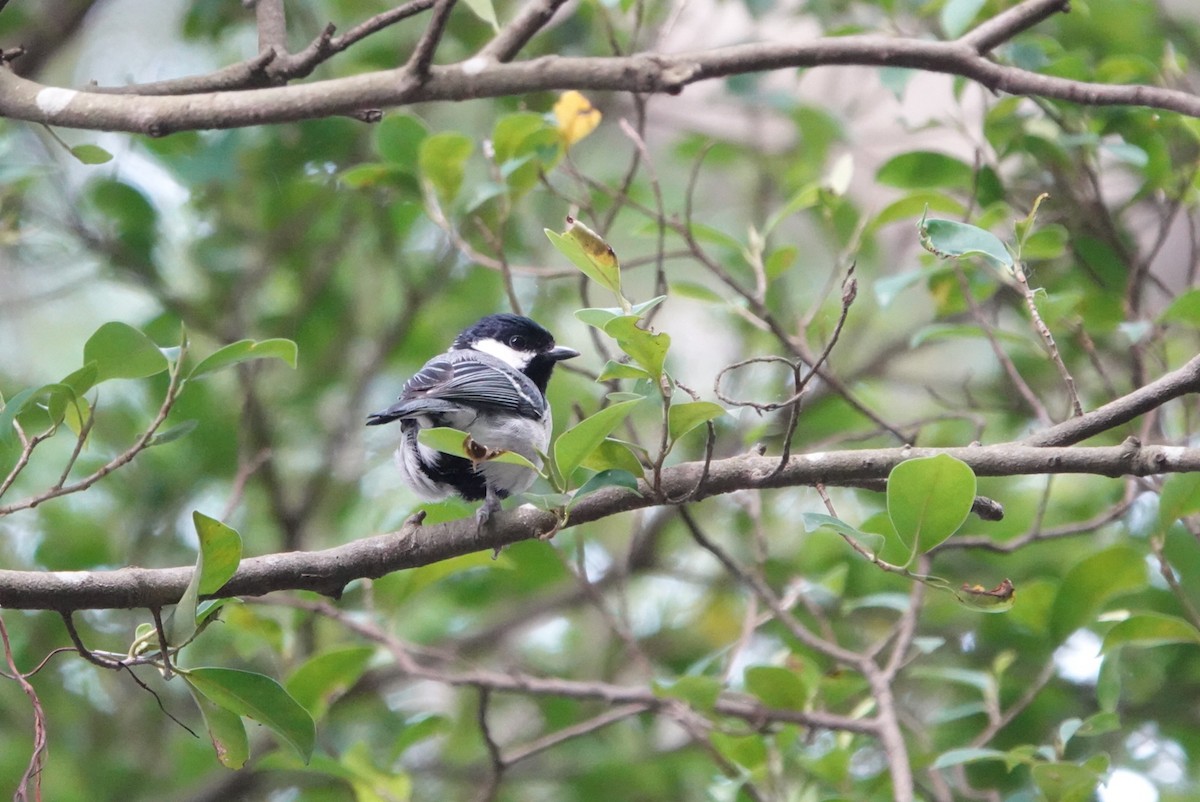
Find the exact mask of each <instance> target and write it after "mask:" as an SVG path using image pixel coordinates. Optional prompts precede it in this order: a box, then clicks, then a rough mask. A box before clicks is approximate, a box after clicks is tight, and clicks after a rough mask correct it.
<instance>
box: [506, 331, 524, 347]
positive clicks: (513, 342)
mask: <svg viewBox="0 0 1200 802" xmlns="http://www.w3.org/2000/svg"><path fill="white" fill-rule="evenodd" d="M508 347H509V348H511V349H513V350H514V351H524V350H525V338H524V337H522V336H521V335H520V334H514V335H513V336H511V337H509V338H508Z"/></svg>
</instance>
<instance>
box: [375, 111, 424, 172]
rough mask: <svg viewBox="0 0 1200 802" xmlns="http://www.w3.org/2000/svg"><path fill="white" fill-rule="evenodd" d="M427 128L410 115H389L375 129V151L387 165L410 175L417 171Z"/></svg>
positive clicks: (418, 119)
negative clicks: (394, 166) (419, 154)
mask: <svg viewBox="0 0 1200 802" xmlns="http://www.w3.org/2000/svg"><path fill="white" fill-rule="evenodd" d="M427 136H429V127H428V126H427V125H425V123H424V122H423V121H422V120H421V119H420V118H418V117H414V116H413V115H411V114H389V115H387V116H386V117H384V118H383V119H382V120H381V121H380V122H379V125H378V126H376V128H375V150H376V151H378V153H379V155H380V156H381V157H383V158H384V159H385V160H386V161H388V162H389V163H391V164H393V165H396V166H397V167H400V168H403V169H404V170H407V171H408V172H410V173H415V172H416V171H417V154H418V153H419V152H420V149H421V142H422V141H424V139H425V138H426V137H427Z"/></svg>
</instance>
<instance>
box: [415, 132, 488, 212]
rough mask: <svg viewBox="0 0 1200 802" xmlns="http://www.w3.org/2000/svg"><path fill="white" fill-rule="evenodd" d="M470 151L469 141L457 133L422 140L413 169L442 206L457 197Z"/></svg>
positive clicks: (472, 144) (436, 135) (471, 145)
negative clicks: (430, 186)
mask: <svg viewBox="0 0 1200 802" xmlns="http://www.w3.org/2000/svg"><path fill="white" fill-rule="evenodd" d="M474 149H475V144H474V142H472V140H471V138H470V137H468V136H466V135H465V134H460V133H458V132H457V131H443V132H442V133H438V134H433V135H432V136H429V137H426V138H425V139H424V140H422V142H421V145H420V149H419V151H418V153H417V166H418V167H419V168H420V171H421V175H422V176H423V177H424V178H425V180H426V181H428V182H429V183H430V184H431V185H432V186H433V188H434V189H435V190H436V191H437V194H438V197H440V198H441V199H442V202H443V203H449V202H450V201H452V200H454V198H455V197H456V196H457V195H458V191H459V189H461V188H462V182H463V176H464V175H465V174H466V165H467V158H468V157H469V156H470V155H471V151H472V150H474Z"/></svg>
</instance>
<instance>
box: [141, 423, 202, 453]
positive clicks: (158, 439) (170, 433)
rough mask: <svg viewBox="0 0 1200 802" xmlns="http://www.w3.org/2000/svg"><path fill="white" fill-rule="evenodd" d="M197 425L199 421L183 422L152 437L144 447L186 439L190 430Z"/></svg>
mask: <svg viewBox="0 0 1200 802" xmlns="http://www.w3.org/2000/svg"><path fill="white" fill-rule="evenodd" d="M199 423H200V421H198V420H185V421H183V422H182V423H179V424H176V425H175V426H172V427H171V428H170V429H165V430H163V431H161V432H159V433H158V434H156V435H154V438H153V439H152V440H151V441H150V442H149V443H147V444H146V445H147V447H149V446H161V445H165V444H166V443H170V442H172V441H175V440H178V439H180V438H181V437H187V436H188V435H189V434H191V433H192V430H193V429H195V428H196V426H197V425H198V424H199Z"/></svg>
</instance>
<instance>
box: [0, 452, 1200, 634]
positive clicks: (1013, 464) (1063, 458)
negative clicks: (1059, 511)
mask: <svg viewBox="0 0 1200 802" xmlns="http://www.w3.org/2000/svg"><path fill="white" fill-rule="evenodd" d="M936 454H949V455H951V456H953V457H956V458H958V459H960V460H963V461H964V462H966V463H967V464H968V465H970V466H971V468H972V469H974V471H975V473H976V474H978V475H980V476H1023V475H1029V474H1058V473H1084V474H1095V475H1099V476H1110V477H1118V476H1150V475H1153V474H1159V473H1172V472H1181V471H1200V448H1180V447H1174V446H1142V445H1140V444H1139V443H1137V441H1136V440H1132V439H1131V440H1129V441H1126V443H1124V444H1123V445H1120V446H1110V447H1105V448H1082V447H1072V448H1039V447H1034V446H1025V445H1014V444H1005V445H996V446H974V447H967V448H947V449H932V448H889V449H874V450H862V451H836V452H825V453H812V454H800V455H796V456H794V457H792V458H791V459H790V460H789V461H788V463H787V465H786V466H785V467H784V469H783V470H782V471H778V470H777V468H778V466H779V459H778V457H773V456H770V457H768V456H757V455H750V456H739V457H730V458H727V459H723V460H714V461H712V462H711V463H708V468H707V470H708V477H707V479H705V481H704V484H703V485H701V486H700V487H698V488H697V491H696V494H695V496H693V497H692V498H693V499H695V500H700V499H704V498H708V497H710V496H717V495H723V494H727V493H732V492H735V491H737V490H765V489H770V488H781V487H796V486H802V485H814V484H817V483H821V484H825V485H832V486H843V485H851V486H853V485H855V484H856V483H860V482H862V481H864V480H868V479H883V478H886V477H887V475H888V473H890V472H891V470H892V468H894V467H895V466H896V465H898V464H900V463H901V462H903V461H904V460H907V459H913V458H916V457H928V456H933V455H936ZM705 465H706V463H704V462H688V463H684V464H682V465H676V466H674V467H671V468H667V469H665V470H664V471H663V473H662V490H663V493H664V494H665V496H666V497H667V498H677V497H681V496H682V495H683V494H685V493H688V492H690V491H691V490H692V489H693V488H696V486H697V483H698V481H699V479H700V477H701V476H702V475H703V473H704V471H705ZM641 493H642V494H641V495H637V494H634V493H631V492H629V491H628V490H625V489H622V488H615V487H614V488H605V489H603V490H600V491H597V492H596V493H593V494H591V495H589V496H587V497H586V498H583V499H581V500H580V501H579V502H578V503H577V504H576V505H575V506H574V507H573V508H572V510H571V517H570V519H569V521H568V522H567V524H566V526H576V525H578V524H583V523H588V522H589V521H595V520H599V519H601V518H607V517H608V516H611V515H616V514H618V513H622V512H629V511H630V510H636V509H642V508H645V507H650V506H655V505H656V504H657V503H658V502H657V501H655V499H654V498H653V497H652V495H651V489H650V487H649V486H647V485H645V484H643V485H642V487H641ZM559 523H560V522H559V520H558V517H557V516H556V515H555V514H554V513H553V512H547V511H545V510H538V509H535V508H534V507H532V506H530V505H525V506H522V507H518V508H517V509H515V510H512V511H510V512H503V513H500V514H497V515H495V516H493V518H492V521H491V523H489V525H488V526H487V527H485V528H484V529H483V530H482V531H480V530H479V529H477V527H476V526H475V521H474V518H470V517H468V518H464V519H461V520H458V521H451V522H449V523H444V524H438V525H436V526H428V527H422V526H421V525H420V523H419V517H414V518H413V519H410V520H409V521H408V522H407V523H405V525H404V526H403V527H402V528H401V529H399V530H398V531H395V532H390V533H388V534H383V535H376V536H374V537H368V538H363V539H361V540H355V541H352V542H350V543H346V544H344V545H341V546H337V547H334V548H331V549H325V550H322V551H311V552H302V551H297V552H284V553H280V554H270V555H266V556H263V557H252V558H249V559H245V560H243V561H242V563H241V565H240V566H239V567H238V570H237V573H236V574H234V576H233V578H232V579H230V580H229V582H228V583H226V585H225V586H224V587H222V588H221V589H220V590H219V591H217V592H216V593H215V594H213V597H228V596H259V595H262V594H264V593H270V592H271V591H276V590H312V591H316V592H319V593H324V594H326V595H330V596H337V595H339V594H340V593H341V592H342V590H343V589H344V588H345V586H346V585H347V584H348V583H350V582H352V581H354V580H355V579H363V578H376V577H380V576H383V575H384V574H389V573H391V572H393V571H399V570H403V569H406V568H416V567H418V566H422V565H429V564H431V563H435V562H439V561H441V560H446V559H449V558H451V557H457V556H460V555H463V554H469V553H472V552H476V551H488V550H493V549H497V548H501V547H503V546H507V545H509V544H511V543H517V542H519V541H522V540H530V539H532V538H535V537H538V536H539V535H542V534H544V533H546V532H550V531H553V530H554V529H555V527H556V526H558V525H559ZM192 571H193V568H192V567H191V566H187V567H180V568H135V567H130V568H120V569H117V570H113V571H56V572H53V573H42V572H37V571H8V570H0V607H10V608H13V609H33V610H59V611H70V610H80V609H114V608H136V607H156V606H163V605H168V604H174V603H175V602H177V601H178V600H179V597H180V595H182V593H183V589H184V587H185V586H186V585H187V583H188V580H189V579H190V578H191V575H192Z"/></svg>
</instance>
